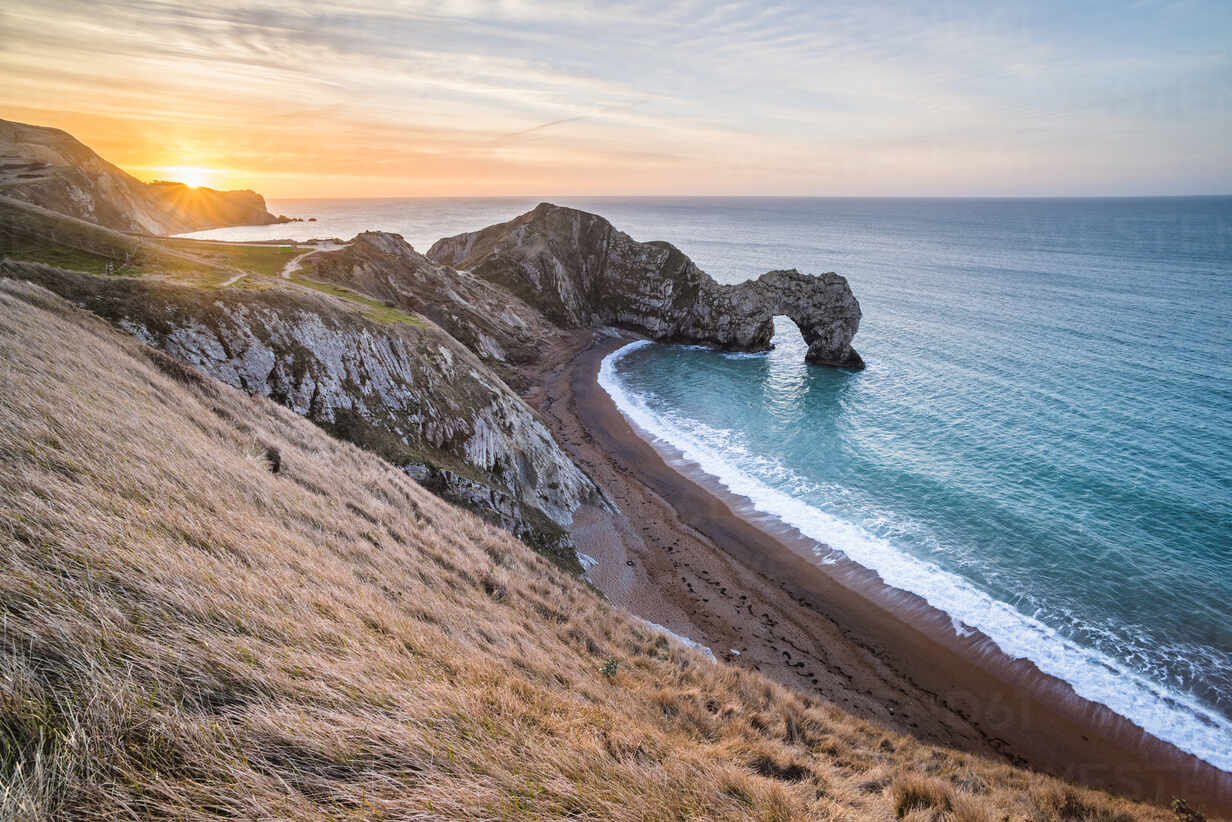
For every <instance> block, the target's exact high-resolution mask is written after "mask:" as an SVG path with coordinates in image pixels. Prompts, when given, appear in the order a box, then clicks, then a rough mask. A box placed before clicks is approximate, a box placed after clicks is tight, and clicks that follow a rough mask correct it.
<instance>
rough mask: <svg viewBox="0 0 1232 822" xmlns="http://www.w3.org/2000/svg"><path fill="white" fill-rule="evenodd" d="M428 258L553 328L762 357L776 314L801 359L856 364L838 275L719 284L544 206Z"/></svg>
mask: <svg viewBox="0 0 1232 822" xmlns="http://www.w3.org/2000/svg"><path fill="white" fill-rule="evenodd" d="M428 256H429V257H430V258H432V259H433V260H436V261H437V262H440V263H443V264H445V265H448V266H453V267H454V268H459V269H466V270H469V271H470V273H471V274H473V275H475V276H477V277H480V278H483V279H485V280H488V281H490V282H492V283H494V284H496V285H499V286H501V287H502V288H504V289H506V290H508V291H509V292H511V293H513V294H515V295H517V296H518V297H520V298H521V299H522V300H524V301H525V302H527V303H529V304H530V305H533V306H534V307H536V308H537V309H539V310H540V311H541V312H543V314H544V316H546V317H547V318H548V319H549V320H551V321H552V322H554V323H556V324H557V325H560V326H563V327H584V326H588V325H613V326H617V327H620V328H627V329H630V330H634V331H637V332H640V333H642V334H645V335H646V336H648V337H651V338H652V339H655V340H661V341H665V342H685V343H698V344H703V345H712V346H716V347H719V348H724V349H729V350H737V351H765V350H766V349H768V348H769V347H770V338H771V337H772V336H773V335H774V320H773V318H774V317H775V315H778V314H784V315H786V316H788V317H790V318H791V320H792V321H793V322H794V323H795V324H796V326H797V327H798V328H799V329H800V333H801V335H802V336H803V337H804V341H805V342H806V343H808V353H807V355H806V357H805V358H806V360H807V361H808V362H810V363H816V364H818V365H829V366H835V367H839V368H863V367H864V362H863V360H861V359H860V355H859V354H857V353H856V352H855V350H854V349H853V348H852V347H851V340H852V338H853V337H854V336H855V334H856V331H857V330H858V329H859V327H860V303H859V302H858V301H857V300H856V298H855V295H854V294H852V293H851V288H850V287H849V286H848V285H847V280H846V279H844V278H843V277H840V276H839V275H838V274H834V273H828V274H821V275H817V276H813V275H809V274H801V273H800V272H799V271H796V270H794V269H791V270H784V271H771V272H769V273H767V274H763V275H762V276H761V277H759V278H757V279H756V280H750V281H748V282H744V283H740V284H738V285H720V284H719V283H717V282H715V281H714V278H712V277H711V276H710V275H709V274H707V273H706V272H704V271H702V270H701V269H700V268H698V267H697V266H696V265H694V263H693V261H692V260H690V259H689V258H688V257H687V256H685V254H684V253H682V252H681V251H680V250H679V249H678V248H676V247H675V246H673V245H671V244H670V243H664V242H649V243H640V242H637V241H636V240H634V239H633V238H631V237H630V236H629V235H628V234H625V233H623V232H620V231H617V230H616V229H615V228H613V227H612V224H611V223H609V222H608V221H607V220H605V219H603V218H602V217H600V216H598V215H597V214H589V213H587V212H585V211H578V210H576V209H572V208H562V207H560V206H555V205H552V204H550V203H541V204H540V205H539V206H537V207H536V208H535V209H534V210H532V211H529V212H527V213H526V214H523V215H522V216H521V217H518V218H516V219H513V220H510V221H509V222H507V223H501V224H499V225H494V226H489V227H488V228H485V229H483V230H481V231H475V232H470V233H467V234H459V235H457V236H455V237H446V238H444V239H442V240H438V241H437V242H436V243H435V244H434V245H433V246H432V248H431V249H429V251H428Z"/></svg>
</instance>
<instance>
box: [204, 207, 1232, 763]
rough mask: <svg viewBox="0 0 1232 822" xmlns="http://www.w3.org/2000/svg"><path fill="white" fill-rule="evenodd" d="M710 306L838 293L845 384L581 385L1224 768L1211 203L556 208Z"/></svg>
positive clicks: (779, 348) (1218, 385) (1231, 430)
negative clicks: (789, 280)
mask: <svg viewBox="0 0 1232 822" xmlns="http://www.w3.org/2000/svg"><path fill="white" fill-rule="evenodd" d="M552 201H553V202H556V203H559V204H561V205H569V206H574V207H578V208H583V209H586V210H588V211H594V212H596V213H599V214H602V215H604V216H605V217H607V218H608V219H609V220H611V221H612V223H614V224H615V225H616V227H617V228H619V229H621V230H623V231H625V232H627V233H629V234H631V235H632V236H633V237H634V238H635V239H638V240H666V241H669V242H671V243H673V244H675V245H676V246H678V247H679V248H680V249H682V250H683V251H684V252H685V253H686V254H688V255H689V256H690V257H691V258H692V259H693V260H694V261H695V262H696V263H697V264H698V265H699V266H700V267H701V268H702V269H704V270H705V271H707V272H708V273H709V274H710V275H711V276H713V277H714V278H715V279H716V280H718V281H719V282H722V283H735V282H740V281H742V280H745V279H748V278H750V277H756V276H758V275H760V274H762V273H764V272H766V271H769V270H773V269H780V268H798V269H800V270H801V271H804V272H809V273H820V272H824V271H836V272H838V273H840V274H842V275H844V276H846V277H847V279H848V281H849V282H850V284H851V287H852V290H853V291H854V292H855V294H856V296H857V297H858V298H859V300H860V305H861V307H862V309H863V315H864V316H863V320H862V321H861V324H860V330H859V333H858V334H857V336H856V338H855V340H854V346H855V348H856V349H857V350H858V351H859V353H860V355H861V356H862V357H863V358H864V360H865V362H866V363H867V368H866V369H865V370H863V371H860V372H851V371H843V370H835V369H830V368H824V367H814V366H808V365H806V364H805V362H804V351H805V346H804V344H803V340H802V339H801V337H800V333H799V331H798V330H797V329H796V328H795V326H794V325H793V323H792V322H791V321H790V320H789V319H787V318H785V317H779V318H776V320H775V338H774V349H773V350H772V351H769V352H766V353H761V354H735V353H721V352H716V351H712V350H708V349H705V348H698V347H688V346H679V345H661V344H656V343H649V342H639V343H634V344H631V345H629V346H626V347H624V348H622V349H621V350H619V351H617V352H616V353H614V354H612V355H610V356H609V357H608V358H607V359H606V360H605V361H604V363H603V366H602V368H601V370H600V382H601V384H602V386H603V387H604V388H605V389H606V390H607V392H608V393H609V394H610V395H611V396H612V398H613V400H614V401H615V402H616V404H617V406H618V407H619V408H620V409H621V411H622V412H623V413H624V414H625V415H626V416H627V417H628V418H629V419H630V420H631V421H632V422H633V423H634V424H635V426H636V427H637V428H638V429H640V431H641V432H642V433H643V434H644V435H645V436H647V437H649V438H651V439H652V440H653V441H656V442H657V443H658V444H659V445H661V446H666V447H668V448H669V449H670V450H671V451H672V452H673V453H676V454H679V455H682V456H683V458H684V459H685V461H687V463H688V464H689V465H690V466H692V468H693V469H694V470H697V471H700V472H703V473H704V474H706V475H708V476H709V477H710V478H711V479H713V481H715V482H717V483H720V484H721V485H723V486H725V487H726V488H727V489H728V490H730V491H731V492H732V493H734V494H737V495H739V496H741V497H743V498H745V499H747V500H748V501H749V504H750V505H751V506H752V507H753V508H754V509H756V511H757V512H758V514H759V515H760V516H765V517H770V518H774V519H776V520H779V521H781V522H782V523H783V524H784V525H786V526H790V527H792V528H794V529H796V530H798V531H799V532H800V533H801V534H803V535H804V536H805V537H807V538H808V539H810V540H813V541H814V544H815V550H814V554H815V557H814V558H815V560H816V562H817V563H818V564H820V565H823V566H824V565H827V564H832V563H834V562H835V561H836V560H837V559H838V558H839V557H846V558H847V559H849V560H851V561H854V562H856V563H858V564H860V565H862V566H865V567H866V568H868V569H871V570H872V571H875V572H876V573H877V574H878V575H879V576H880V577H881V579H882V580H883V581H884V582H885V583H887V584H888V585H891V586H893V587H896V588H900V589H903V590H906V591H910V592H913V593H915V594H918V595H919V596H921V597H923V598H924V599H926V600H927V601H928V602H929V603H930V604H931V605H933V606H934V607H936V608H938V609H941V610H942V611H944V612H946V613H948V614H949V616H950V618H951V622H952V623H953V626H954V630H955V631H956V632H959V633H962V632H965V631H970V630H971V629H978V630H979V631H981V632H983V633H984V634H985V635H987V636H988V637H989V638H991V640H992V641H994V642H995V643H996V644H997V645H998V646H999V647H1000V648H1001V650H1003V651H1004V652H1005V653H1007V654H1009V655H1010V656H1012V657H1024V658H1026V659H1029V660H1031V661H1032V662H1034V663H1035V664H1036V665H1037V666H1038V667H1039V668H1040V669H1041V670H1043V671H1044V672H1046V673H1049V674H1052V675H1054V676H1056V677H1059V678H1061V679H1063V680H1065V681H1067V682H1069V683H1070V684H1071V685H1072V686H1073V687H1074V689H1075V690H1076V691H1077V693H1078V694H1079V695H1081V696H1083V697H1085V698H1087V699H1089V700H1093V701H1096V702H1100V703H1103V704H1105V705H1107V706H1108V707H1109V708H1111V709H1112V710H1114V711H1115V712H1117V713H1119V714H1121V715H1122V716H1125V717H1127V718H1129V719H1131V720H1132V721H1134V722H1135V723H1137V724H1138V725H1140V726H1142V727H1143V728H1145V729H1146V730H1148V731H1150V732H1151V733H1152V734H1154V735H1156V736H1158V737H1160V738H1162V739H1165V740H1167V741H1169V742H1172V743H1174V744H1175V745H1177V746H1178V747H1179V748H1181V749H1183V750H1185V751H1188V752H1190V753H1192V754H1195V755H1196V756H1198V757H1200V758H1201V759H1204V760H1206V761H1207V762H1209V763H1211V764H1213V765H1215V766H1217V767H1220V768H1223V769H1225V770H1232V197H1184V198H1141V199H846V198H822V199H799V198H790V199H777V198H576V197H561V198H553V199H552ZM537 202H538V200H537V199H503V198H502V199H384V200H296V201H291V200H286V201H273V202H272V203H271V207H272V210H274V211H275V212H280V213H285V214H288V215H291V216H304V217H309V216H311V217H316V218H317V221H316V222H304V223H291V224H286V225H276V226H262V227H242V228H229V229H221V230H216V231H210V232H199V233H198V234H196V235H193V236H204V237H213V238H217V239H235V240H260V239H264V240H269V239H278V238H291V239H309V238H315V237H339V238H342V239H346V238H349V237H351V236H353V235H354V234H355V233H357V232H358V231H362V230H365V229H380V230H385V231H394V232H398V233H400V234H402V235H403V236H404V237H406V239H407V240H408V241H410V242H411V243H412V244H413V245H414V246H415V247H416V248H417V249H419V250H421V251H426V250H427V248H428V247H429V246H430V245H431V243H432V242H433V241H435V240H436V239H438V238H439V237H442V236H446V235H450V234H455V233H458V232H462V231H470V230H474V229H477V228H480V227H482V226H486V225H489V224H492V223H495V222H500V221H503V220H507V219H510V218H512V217H514V216H516V215H518V214H520V213H522V212H524V211H526V210H528V209H530V208H532V207H533V206H534V205H535V204H536V203H537Z"/></svg>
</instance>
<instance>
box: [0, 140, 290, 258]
mask: <svg viewBox="0 0 1232 822" xmlns="http://www.w3.org/2000/svg"><path fill="white" fill-rule="evenodd" d="M0 190H3V191H4V194H5V195H6V196H9V197H13V198H15V199H18V200H24V201H25V202H28V203H33V204H34V205H38V206H42V207H43V208H47V209H50V210H52V211H55V212H57V213H60V214H66V215H68V216H70V217H77V218H79V219H82V220H89V221H91V222H94V223H98V224H99V225H103V226H106V227H108V228H114V229H118V230H120V231H136V232H144V233H149V234H179V233H183V232H186V231H195V230H198V229H202V228H212V227H215V226H227V225H266V224H269V223H276V222H280V219H279V218H278V217H275V216H274V215H273V214H270V213H269V211H267V210H266V207H265V199H264V198H263V197H262V196H261V195H260V194H257V193H256V192H255V191H215V190H214V189H210V188H190V187H188V186H186V185H183V184H180V183H167V182H161V183H143V182H141V181H140V180H138V179H137V178H135V177H133V176H132V175H130V174H128V173H126V172H124V171H122V170H121V169H119V168H117V167H116V166H114V165H112V164H111V163H109V162H107V161H106V160H104V159H103V158H102V157H99V156H98V155H97V154H95V153H94V152H93V151H91V150H90V149H89V148H87V147H86V146H85V145H83V144H82V143H80V142H78V141H77V140H76V139H74V138H73V137H72V136H71V135H69V134H67V133H66V132H63V131H60V130H59V129H54V128H45V127H43V126H32V125H27V124H25V123H14V122H11V121H8V120H0Z"/></svg>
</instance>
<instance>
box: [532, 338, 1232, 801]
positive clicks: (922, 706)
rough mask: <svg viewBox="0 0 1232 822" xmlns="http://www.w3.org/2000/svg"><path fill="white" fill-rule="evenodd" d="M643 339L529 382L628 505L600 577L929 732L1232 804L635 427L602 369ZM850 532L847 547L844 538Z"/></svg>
mask: <svg viewBox="0 0 1232 822" xmlns="http://www.w3.org/2000/svg"><path fill="white" fill-rule="evenodd" d="M632 339H634V337H631V336H619V335H613V334H605V333H603V332H591V331H583V332H577V333H576V334H574V335H573V336H571V337H569V338H568V339H567V340H566V339H563V338H562V340H561V341H560V343H559V344H558V345H556V346H553V348H552V350H551V351H549V352H545V356H544V360H543V363H542V364H543V368H542V371H541V373H539V374H538V375H537V378H536V379H534V380H528V383H529V384H524V394H525V396H526V398H527V400H528V401H529V402H530V403H531V404H532V405H534V406H536V407H537V409H538V410H539V411H540V413H541V414H542V416H543V417H544V419H545V420H546V421H547V422H548V425H549V427H550V428H551V429H552V433H553V435H554V436H555V437H556V439H557V441H558V442H560V443H561V445H562V446H563V447H564V448H565V449H566V450H568V451H569V452H570V454H571V455H572V456H573V457H574V459H575V460H576V461H577V462H578V464H579V465H581V466H582V467H583V468H585V469H586V471H587V472H588V473H590V475H591V476H592V477H594V479H595V480H596V481H597V482H598V483H599V484H600V485H601V486H602V487H603V488H604V489H605V490H606V491H607V492H608V494H609V495H610V497H611V498H612V501H613V502H615V504H616V505H617V506H619V509H620V513H619V514H618V515H613V514H610V513H608V512H606V511H604V510H602V509H600V508H598V507H596V506H590V507H586V508H583V509H582V510H581V511H579V512H578V515H577V517H576V520H575V526H574V529H573V533H574V536H575V538H576V540H577V543H578V546H579V549H580V550H581V551H582V552H584V553H586V554H588V555H590V556H592V557H594V558H595V559H597V560H598V561H599V565H598V566H597V567H596V568H593V569H591V571H590V572H589V574H588V577H589V579H591V581H592V582H593V583H594V584H595V585H596V587H598V588H599V589H600V590H601V591H603V593H604V594H605V595H606V596H607V597H608V598H609V599H610V600H612V601H613V602H614V603H616V604H619V605H622V606H624V607H626V608H628V609H629V610H630V611H632V612H633V613H634V614H637V615H638V616H641V617H643V618H645V619H648V620H650V621H652V622H656V623H658V624H660V625H663V626H664V627H667V628H669V629H671V630H672V631H675V632H676V633H679V634H683V635H685V636H688V637H690V638H692V639H694V640H697V641H699V642H701V643H703V644H705V645H707V646H708V647H710V648H711V650H712V651H713V652H714V654H715V656H716V657H719V658H722V659H726V660H727V661H728V662H730V663H733V664H736V665H740V666H742V667H747V668H751V669H754V670H758V671H761V672H762V673H764V674H766V675H767V676H769V677H771V678H772V679H774V680H776V681H778V682H780V683H783V684H785V685H788V686H790V687H793V688H796V689H798V690H800V691H803V692H805V693H809V694H811V695H814V696H817V697H820V698H823V699H827V700H829V701H831V702H833V703H835V704H837V705H839V706H841V707H843V708H845V709H847V710H848V711H850V712H851V713H853V714H855V715H857V716H860V717H863V718H865V719H869V720H871V721H873V722H876V723H878V724H880V725H882V726H884V727H886V728H890V729H893V730H896V731H899V732H902V733H908V734H911V735H913V736H916V737H917V738H919V739H921V740H924V741H926V742H930V743H935V744H941V745H947V746H951V747H954V748H958V749H960V750H965V751H970V752H972V753H977V754H984V755H991V756H997V757H1000V758H1003V759H1004V760H1006V761H1010V762H1014V763H1017V764H1024V765H1028V766H1030V767H1032V768H1034V769H1036V770H1040V771H1044V772H1047V773H1051V774H1054V775H1056V776H1060V777H1063V778H1065V779H1070V780H1073V781H1075V782H1079V783H1082V784H1086V785H1090V786H1092V787H1097V788H1105V789H1109V790H1112V791H1114V792H1116V793H1121V794H1125V795H1128V796H1133V797H1137V798H1142V799H1148V800H1152V801H1156V802H1160V803H1166V802H1167V801H1169V800H1170V799H1171V798H1173V797H1176V796H1183V797H1185V798H1187V799H1188V800H1189V801H1190V802H1191V804H1195V805H1198V806H1201V807H1202V808H1203V809H1204V810H1205V811H1206V812H1207V813H1212V812H1213V813H1219V814H1225V815H1226V814H1232V774H1229V773H1227V772H1224V771H1221V770H1219V769H1217V768H1215V767H1213V766H1211V765H1208V764H1206V763H1204V762H1202V761H1201V760H1199V759H1197V758H1196V757H1194V756H1191V755H1189V754H1186V753H1184V752H1182V751H1180V750H1179V749H1177V748H1176V747H1175V746H1173V745H1170V744H1168V743H1165V742H1163V741H1161V740H1159V739H1157V738H1155V737H1153V736H1151V735H1149V734H1147V733H1145V732H1144V731H1142V730H1141V729H1140V728H1139V727H1138V726H1136V725H1134V724H1133V723H1131V722H1129V721H1128V720H1126V719H1124V718H1123V717H1120V716H1119V715H1117V714H1115V713H1113V712H1112V711H1110V710H1108V709H1107V708H1105V707H1104V706H1102V705H1098V704H1096V703H1092V702H1088V701H1087V700H1084V699H1082V698H1081V697H1079V696H1077V695H1076V694H1075V693H1074V692H1073V689H1072V688H1071V687H1070V686H1069V685H1068V684H1066V683H1065V682H1063V681H1061V680H1059V679H1056V678H1054V677H1051V676H1048V675H1046V674H1043V673H1041V672H1040V671H1039V670H1038V669H1037V668H1036V667H1035V666H1034V665H1033V664H1032V663H1030V662H1027V661H1024V660H1012V659H1010V658H1008V657H1007V656H1005V655H1004V654H1002V653H1001V652H1000V650H999V649H997V647H996V645H995V644H994V643H992V642H991V641H989V640H988V639H987V638H986V637H984V636H983V635H982V634H980V633H978V632H973V633H971V634H969V635H967V636H963V637H960V636H958V635H957V634H956V633H955V631H954V628H953V626H952V623H951V622H950V619H949V617H948V616H947V615H946V614H944V613H942V612H940V611H938V610H936V609H934V608H931V607H930V606H929V605H928V604H927V603H926V602H924V601H923V600H922V599H920V598H919V597H917V596H915V595H912V594H909V593H906V592H903V591H900V590H897V589H893V588H889V587H887V586H885V585H884V584H882V583H881V581H880V579H879V578H878V577H877V576H876V575H875V574H873V573H871V572H869V571H867V570H866V569H863V568H860V567H859V566H855V565H854V564H851V563H847V564H839V565H833V566H826V567H825V568H822V567H821V566H818V565H817V564H815V563H814V562H813V561H811V560H810V559H808V557H810V556H812V551H813V549H814V548H815V547H816V545H815V543H814V542H812V541H811V540H808V539H806V538H804V537H803V536H802V535H800V534H799V533H797V532H795V531H794V529H790V528H788V527H785V526H783V525H782V524H781V523H778V522H777V521H774V520H771V519H769V518H766V517H764V516H761V515H759V514H758V513H757V512H755V511H753V509H752V508H751V506H749V505H748V503H747V501H745V500H743V499H741V498H739V497H737V496H735V495H733V494H731V493H730V492H727V491H726V489H724V488H722V487H721V486H719V485H718V484H717V483H714V482H713V481H710V480H709V479H708V478H706V477H705V476H704V475H702V474H701V473H700V472H698V471H696V470H694V469H692V468H691V467H690V466H688V465H686V464H683V461H681V460H679V459H678V455H675V454H672V453H671V452H670V450H667V449H665V450H664V452H663V453H660V451H659V450H656V448H655V447H654V446H652V445H651V444H650V443H649V442H648V441H647V440H645V439H643V438H642V437H641V436H640V435H639V434H638V432H635V431H634V430H633V429H632V427H631V426H630V425H629V423H628V421H627V420H626V419H625V418H624V416H623V415H622V414H621V413H620V411H619V410H618V409H617V408H616V406H615V405H614V404H613V403H612V401H611V399H610V398H609V397H608V395H607V393H606V392H605V391H604V390H603V389H602V388H601V387H600V386H599V385H598V382H597V380H596V377H597V374H598V370H599V365H600V363H601V361H602V359H603V357H604V356H606V355H607V354H609V353H611V352H612V351H614V350H616V349H617V348H619V347H620V346H621V345H624V344H625V343H626V342H628V341H630V340H632ZM837 547H839V548H841V547H842V546H837Z"/></svg>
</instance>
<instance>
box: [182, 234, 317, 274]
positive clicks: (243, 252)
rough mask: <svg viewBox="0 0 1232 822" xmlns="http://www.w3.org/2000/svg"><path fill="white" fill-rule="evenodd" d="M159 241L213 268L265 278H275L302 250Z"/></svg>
mask: <svg viewBox="0 0 1232 822" xmlns="http://www.w3.org/2000/svg"><path fill="white" fill-rule="evenodd" d="M161 242H163V243H165V244H166V246H167V247H168V248H171V249H175V250H177V251H187V252H189V253H190V254H192V255H193V256H195V257H200V258H201V259H203V260H207V261H208V262H211V263H214V264H216V265H223V266H231V267H232V268H240V269H243V270H244V271H248V272H251V273H253V274H261V275H264V276H266V277H277V276H278V275H279V274H281V273H282V269H283V267H284V266H286V264H287V263H289V262H290V261H291V260H292V259H294V258H295V257H297V256H299V255H300V254H302V253H303V252H304V251H305V249H301V248H297V247H296V246H293V245H265V244H260V245H258V244H254V245H240V244H235V243H211V242H206V241H203V240H181V239H170V240H164V241H161Z"/></svg>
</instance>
